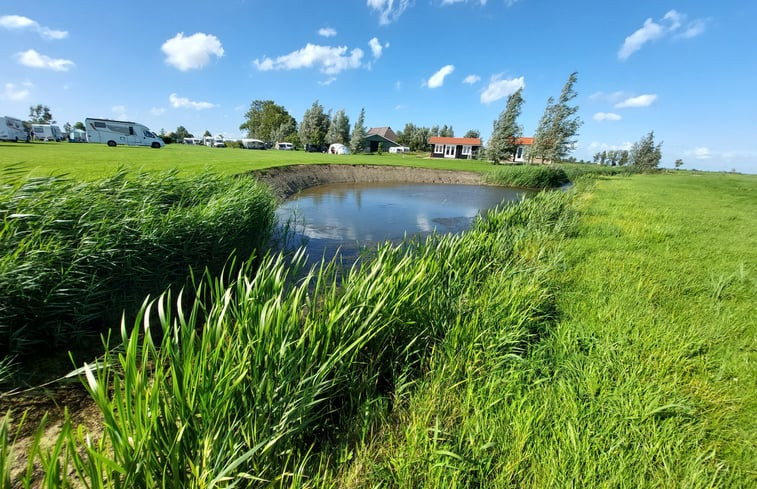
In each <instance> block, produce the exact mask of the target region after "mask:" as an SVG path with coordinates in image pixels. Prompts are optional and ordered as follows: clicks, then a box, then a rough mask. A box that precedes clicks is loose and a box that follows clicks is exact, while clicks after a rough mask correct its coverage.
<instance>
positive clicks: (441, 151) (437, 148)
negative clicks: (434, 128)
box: [428, 136, 481, 160]
mask: <svg viewBox="0 0 757 489" xmlns="http://www.w3.org/2000/svg"><path fill="white" fill-rule="evenodd" d="M428 142H429V144H430V145H431V157H432V158H454V159H457V160H472V159H475V158H477V157H478V150H479V149H480V148H481V138H447V137H441V136H434V137H432V138H430V139H429V140H428Z"/></svg>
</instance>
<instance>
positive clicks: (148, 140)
mask: <svg viewBox="0 0 757 489" xmlns="http://www.w3.org/2000/svg"><path fill="white" fill-rule="evenodd" d="M84 127H85V128H86V129H87V141H89V142H90V143H106V144H107V145H108V146H117V145H119V144H126V145H129V146H150V147H151V148H162V147H163V146H164V143H163V140H162V139H160V137H159V136H158V135H157V134H155V133H154V132H152V131H150V129H148V128H147V126H144V125H142V124H138V123H136V122H127V121H114V120H110V119H92V118H87V119H84Z"/></svg>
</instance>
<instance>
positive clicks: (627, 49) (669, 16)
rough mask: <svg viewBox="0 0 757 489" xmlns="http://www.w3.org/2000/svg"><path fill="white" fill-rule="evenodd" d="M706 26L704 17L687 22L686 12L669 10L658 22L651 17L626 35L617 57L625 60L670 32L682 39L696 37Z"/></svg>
mask: <svg viewBox="0 0 757 489" xmlns="http://www.w3.org/2000/svg"><path fill="white" fill-rule="evenodd" d="M684 26H685V27H684ZM706 26H707V22H706V20H704V19H695V20H693V21H691V22H688V23H687V17H686V14H682V13H680V12H677V11H676V10H670V11H669V12H667V13H666V14H665V15H664V16H663V17H662V19H661V20H660V21H659V22H655V21H654V20H652V19H651V18H650V19H647V20H645V21H644V25H642V26H641V27H640V28H639V29H637V30H636V31H634V32H633V33H632V34H631V35H630V36H628V37H626V39H625V41H624V42H623V45H622V46H621V47H620V49H619V50H618V58H619V59H621V60H626V59H628V57H629V56H631V55H632V54H633V53H635V52H636V51H638V50H639V49H641V48H642V46H644V44H646V43H648V42H651V41H654V40H657V39H661V38H663V37H665V36H668V35H671V34H675V37H677V38H682V39H690V38H693V37H696V36H698V35H700V34H702V33H703V32H704V31H705V29H706ZM682 27H684V30H683V32H681V33H679V34H676V33H677V32H679V29H681V28H682Z"/></svg>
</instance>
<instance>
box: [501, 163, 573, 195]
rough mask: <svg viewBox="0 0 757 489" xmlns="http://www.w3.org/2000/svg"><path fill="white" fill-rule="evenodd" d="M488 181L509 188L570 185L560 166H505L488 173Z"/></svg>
mask: <svg viewBox="0 0 757 489" xmlns="http://www.w3.org/2000/svg"><path fill="white" fill-rule="evenodd" d="M486 181H487V182H489V183H493V184H496V185H504V186H508V187H518V188H532V189H546V188H557V187H559V186H561V185H564V184H566V183H568V176H567V175H566V174H565V171H563V169H562V168H560V167H558V166H552V165H550V166H547V165H504V166H501V167H497V168H496V169H495V170H493V171H491V172H490V173H488V174H487V175H486Z"/></svg>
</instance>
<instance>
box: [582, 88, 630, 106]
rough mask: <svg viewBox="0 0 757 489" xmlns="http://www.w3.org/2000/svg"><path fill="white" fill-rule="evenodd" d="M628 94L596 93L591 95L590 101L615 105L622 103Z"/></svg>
mask: <svg viewBox="0 0 757 489" xmlns="http://www.w3.org/2000/svg"><path fill="white" fill-rule="evenodd" d="M625 96H626V94H625V93H624V92H621V91H617V92H612V93H605V92H595V93H592V94H591V95H589V100H591V101H600V102H609V103H611V104H615V103H618V102H620V101H621V100H622V99H623V97H625Z"/></svg>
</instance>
